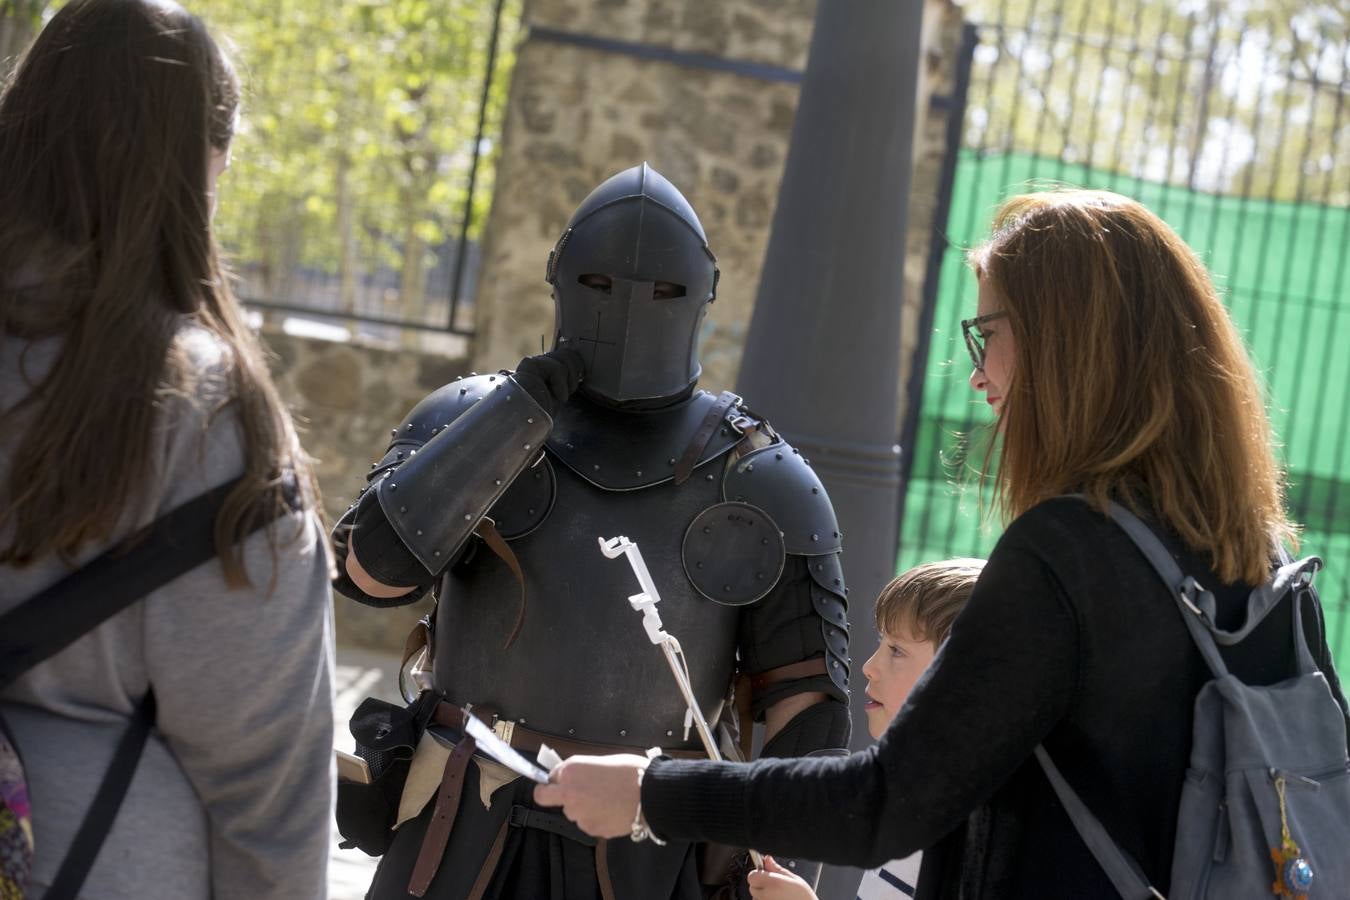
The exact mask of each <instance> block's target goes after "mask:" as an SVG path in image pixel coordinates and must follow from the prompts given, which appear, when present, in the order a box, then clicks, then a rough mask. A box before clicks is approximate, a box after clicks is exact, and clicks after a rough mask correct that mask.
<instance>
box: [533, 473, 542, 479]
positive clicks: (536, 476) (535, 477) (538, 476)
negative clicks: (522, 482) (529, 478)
mask: <svg viewBox="0 0 1350 900" xmlns="http://www.w3.org/2000/svg"><path fill="white" fill-rule="evenodd" d="M542 477H543V476H542V475H540V474H539V473H538V472H535V473H534V480H535V481H538V480H539V479H540V478H542Z"/></svg>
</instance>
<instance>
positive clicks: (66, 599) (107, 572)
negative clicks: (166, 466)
mask: <svg viewBox="0 0 1350 900" xmlns="http://www.w3.org/2000/svg"><path fill="white" fill-rule="evenodd" d="M238 483H239V482H238V480H235V481H230V482H227V483H225V484H222V485H220V486H218V487H214V488H211V489H210V490H209V491H206V492H205V493H202V494H198V495H197V496H196V497H194V498H192V499H191V500H189V501H187V502H186V503H184V504H182V505H181V506H178V507H175V508H174V509H172V510H170V511H169V512H167V513H165V514H164V515H162V516H160V517H159V518H158V519H156V520H155V521H154V522H153V523H151V525H150V526H149V528H148V529H146V531H145V532H143V533H142V534H140V535H137V537H136V538H135V540H134V543H132V544H131V545H130V547H129V548H128V547H127V546H126V544H125V543H124V544H123V545H119V546H118V547H114V548H112V549H111V550H109V551H107V552H106V553H104V554H103V555H101V556H99V557H97V558H96V559H94V560H92V561H91V562H89V563H88V564H86V565H85V566H84V567H83V568H80V569H78V570H76V571H74V572H72V573H70V574H69V575H67V576H66V577H65V578H63V579H61V580H60V581H58V582H57V583H56V584H54V585H52V586H50V587H48V588H47V589H46V590H44V591H42V592H41V593H39V594H37V595H35V596H33V597H30V598H29V599H27V600H25V601H24V602H23V604H22V605H20V606H18V607H17V608H15V609H13V610H10V611H9V612H8V613H6V614H5V615H4V616H0V687H4V686H6V685H9V684H10V683H11V682H13V681H14V679H15V678H18V677H19V676H20V675H22V674H23V673H24V672H27V671H28V670H29V669H31V668H32V667H33V666H35V665H37V664H38V663H40V662H42V661H43V660H46V659H48V658H49V657H52V656H54V655H56V654H57V653H59V652H61V651H62V650H64V649H65V648H66V647H68V646H70V645H71V644H73V643H74V642H75V641H77V640H79V639H80V638H81V637H83V636H84V635H85V634H87V633H88V632H90V631H92V630H94V629H95V628H97V627H98V626H99V625H101V624H103V622H105V621H107V620H108V619H110V618H112V617H113V616H115V615H117V614H118V613H119V612H121V611H122V610H124V609H126V608H127V607H128V606H130V605H131V604H133V603H135V602H136V601H137V600H139V599H141V598H142V597H144V596H146V595H147V594H150V593H152V592H154V591H156V590H158V589H159V588H161V587H163V586H164V585H166V584H168V583H169V582H170V581H173V580H174V579H175V578H177V577H179V576H180V575H185V574H187V573H188V572H190V571H192V570H193V569H195V568H196V567H197V566H199V565H201V564H202V563H204V562H206V561H207V560H209V559H211V558H212V557H214V556H215V555H216V545H215V522H216V513H217V512H218V511H219V510H220V507H221V505H222V504H223V503H224V501H225V498H226V496H228V495H229V493H230V491H232V490H234V488H235V487H236V486H237V485H238ZM288 495H289V496H288V504H287V505H286V507H285V508H279V509H277V510H276V512H275V514H274V515H272V516H260V517H259V519H258V521H255V522H253V523H251V527H250V528H249V533H250V534H251V533H252V532H254V531H256V530H257V529H259V528H261V527H262V526H263V525H266V524H268V522H270V521H272V520H273V519H275V518H277V517H279V516H280V515H281V514H282V513H284V512H286V510H287V509H289V508H292V507H293V504H294V499H293V498H294V491H293V490H292V491H289V492H288Z"/></svg>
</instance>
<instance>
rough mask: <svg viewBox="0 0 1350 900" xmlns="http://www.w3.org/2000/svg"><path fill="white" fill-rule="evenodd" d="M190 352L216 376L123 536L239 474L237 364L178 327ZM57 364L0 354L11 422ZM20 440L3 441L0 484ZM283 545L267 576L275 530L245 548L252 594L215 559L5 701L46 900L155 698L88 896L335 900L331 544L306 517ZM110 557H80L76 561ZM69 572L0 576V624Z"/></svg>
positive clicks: (162, 434) (50, 350)
mask: <svg viewBox="0 0 1350 900" xmlns="http://www.w3.org/2000/svg"><path fill="white" fill-rule="evenodd" d="M178 340H179V342H180V344H181V345H182V346H183V347H184V348H185V349H186V350H187V352H188V356H189V358H190V359H191V360H192V361H193V363H194V366H195V368H196V369H197V370H198V371H199V372H200V373H201V374H203V375H204V376H206V377H205V378H203V380H202V384H201V387H200V389H199V390H197V391H196V392H195V396H194V397H193V398H191V399H189V398H178V397H172V398H167V399H165V400H164V402H163V411H162V414H161V419H160V425H159V427H158V431H157V438H158V440H157V443H156V452H157V454H158V457H157V466H158V476H157V477H156V478H155V479H154V482H153V484H154V485H155V490H156V491H157V492H158V496H157V497H156V500H155V503H154V505H153V507H154V508H153V509H150V510H147V512H146V513H145V514H144V515H143V516H142V517H141V519H140V520H138V521H135V522H128V523H126V527H127V529H129V528H132V527H139V526H141V525H144V524H146V523H148V522H149V521H151V520H152V519H153V518H154V517H155V516H156V515H159V514H161V513H163V512H166V511H168V510H169V509H171V508H173V507H175V506H177V505H179V504H181V503H183V502H185V501H187V500H189V499H191V498H192V497H194V496H196V495H197V494H199V493H201V492H203V491H205V490H207V489H208V488H211V487H213V486H215V485H218V484H222V483H224V482H226V481H228V480H229V479H231V478H234V477H235V476H237V475H239V474H240V473H241V472H242V471H243V452H242V444H241V438H240V435H239V427H238V420H237V418H236V416H235V415H234V413H233V412H232V410H231V408H230V407H229V406H228V405H227V406H226V407H225V408H224V409H223V410H222V411H221V412H220V413H219V414H218V415H216V416H215V417H214V418H211V417H210V415H209V412H210V410H211V409H213V408H214V407H215V406H217V405H218V403H219V402H220V401H221V400H222V399H224V398H225V396H226V395H225V394H224V391H225V390H226V388H225V387H224V385H226V384H228V379H226V378H225V377H224V376H225V374H226V373H227V372H228V356H227V355H226V353H225V350H224V348H223V346H222V345H221V344H220V343H219V342H217V341H216V340H215V339H214V338H213V337H211V336H210V335H209V334H207V333H206V332H204V331H202V330H200V329H195V328H190V327H185V328H184V329H183V330H182V331H181V332H180V333H179V336H178ZM58 349H59V345H58V343H57V342H56V341H54V340H52V341H40V342H36V343H31V344H25V343H23V342H20V341H18V340H16V339H13V338H0V409H9V408H10V407H12V406H13V404H15V403H16V402H18V401H19V400H20V399H21V398H22V397H23V396H24V395H25V394H26V393H27V392H28V391H29V390H31V384H32V383H33V382H34V381H35V380H36V379H38V378H40V377H41V376H42V375H43V374H44V373H45V372H46V371H47V369H48V367H49V366H50V365H51V362H52V360H53V358H54V356H55V354H56V353H57V352H58ZM21 365H22V370H21V369H20V366H21ZM15 438H16V435H14V434H0V485H2V484H3V477H4V475H5V473H6V472H7V471H8V467H9V465H10V461H11V456H12V453H13V449H14V446H15ZM53 464H56V465H59V462H56V461H53ZM0 502H3V500H0ZM124 531H125V530H124ZM274 531H275V534H276V535H277V537H278V538H279V540H278V541H277V548H276V555H275V567H274V559H273V549H272V547H271V546H270V545H269V539H268V535H267V533H266V532H265V531H263V532H259V533H257V534H255V535H253V536H252V537H250V538H249V539H248V540H247V542H246V543H245V545H244V546H245V557H244V558H245V563H246V566H247V570H248V573H249V575H250V577H251V579H252V581H253V583H254V585H257V587H256V588H253V589H242V590H233V591H230V590H226V588H225V585H224V583H223V579H222V575H221V568H220V563H219V561H217V560H211V561H210V562H207V563H205V564H203V565H201V566H199V567H197V568H196V569H194V570H192V571H191V572H189V573H188V574H186V575H184V576H182V577H181V578H178V579H177V580H176V581H173V582H171V583H170V584H168V585H167V586H165V587H163V588H161V589H159V590H157V591H155V592H154V593H152V594H150V595H149V596H148V597H146V598H145V599H143V600H141V601H140V602H139V603H137V604H135V605H133V606H132V607H130V608H129V609H127V610H124V611H123V612H121V613H120V614H118V615H117V616H115V617H113V618H112V619H110V620H109V621H108V622H105V623H104V624H103V625H101V626H100V627H99V628H97V629H95V630H94V631H93V632H91V633H90V634H88V635H85V636H84V637H83V638H81V639H80V640H78V641H76V642H75V643H74V644H72V645H71V646H70V647H68V648H66V649H65V650H64V651H62V652H61V653H60V654H58V655H56V656H55V657H53V658H51V659H50V660H48V661H47V662H45V663H43V664H42V665H40V666H37V667H36V668H34V669H32V670H31V671H29V672H28V673H27V674H25V675H24V676H23V677H22V678H21V679H20V680H19V681H18V682H17V683H15V684H14V685H13V686H11V687H10V688H9V689H8V690H6V691H5V692H4V693H3V695H0V709H3V712H4V715H5V718H6V720H7V721H8V722H9V724H10V727H11V729H12V730H13V732H14V735H15V740H16V741H17V743H18V744H19V749H20V752H21V753H22V754H23V757H24V762H25V765H26V769H27V773H28V777H29V790H30V794H31V799H32V803H33V818H34V828H35V841H36V849H37V856H36V860H35V872H34V880H35V882H36V883H35V885H34V888H35V890H34V894H35V895H40V894H41V893H42V892H43V890H45V886H46V885H47V884H49V883H50V881H51V879H52V877H53V875H54V874H55V870H56V867H57V865H58V864H59V862H60V860H61V859H62V858H63V857H64V855H65V851H66V848H67V846H68V845H69V842H70V839H71V837H72V835H73V833H74V830H75V828H76V827H77V826H78V824H79V821H80V820H81V819H82V817H83V815H84V811H85V809H86V808H87V806H88V804H89V802H90V799H91V798H92V796H93V794H94V791H95V790H96V788H97V786H98V785H99V783H100V781H101V780H102V777H103V773H104V771H105V770H106V768H107V765H108V762H109V760H110V759H111V756H112V753H113V749H114V747H115V745H116V742H117V740H118V738H119V737H120V736H121V734H122V732H123V731H124V730H125V728H126V725H127V720H128V716H129V715H130V714H131V712H132V711H133V709H134V708H135V705H136V704H137V702H138V701H139V700H140V698H141V697H142V695H144V693H145V691H146V690H147V688H151V687H153V689H154V692H155V697H156V700H157V701H158V718H157V721H156V731H155V732H154V733H153V734H152V736H151V739H150V741H149V743H148V744H147V746H146V750H145V754H144V756H143V757H142V759H141V762H140V765H139V767H138V769H137V771H136V775H135V779H134V780H133V781H132V784H131V788H130V790H129V792H128V794H127V798H126V801H125V802H124V803H123V805H122V808H121V810H120V812H119V814H118V817H117V820H116V823H115V824H114V826H113V828H112V831H111V833H110V834H109V836H108V838H107V840H106V842H105V843H104V845H103V848H102V850H101V851H100V853H99V856H98V860H97V862H96V863H95V865H94V867H93V870H92V871H91V873H90V876H89V879H88V880H87V881H86V883H85V888H84V891H83V895H84V896H85V897H90V898H99V900H120V898H160V897H163V898H175V900H195V898H208V897H213V898H216V900H232V898H249V900H258V898H287V900H302V898H313V897H326V896H327V888H326V877H325V872H326V865H327V852H328V842H329V827H330V825H329V823H330V822H331V821H332V792H333V776H332V772H331V766H332V761H331V760H332V743H333V713H332V702H333V701H332V669H333V649H332V646H333V626H332V613H331V604H330V595H329V588H328V571H327V562H326V556H325V553H324V550H323V541H324V539H325V538H324V534H323V532H322V530H321V528H320V526H319V523H318V521H317V520H316V518H315V517H314V516H313V515H312V514H294V515H291V516H288V517H285V518H283V519H281V520H279V521H278V523H277V524H276V526H275V527H274ZM0 537H4V535H0ZM104 549H105V547H103V546H91V547H88V548H87V549H86V550H85V552H83V553H82V554H81V556H80V559H79V560H78V562H80V563H83V562H85V561H87V560H89V559H92V558H93V557H94V556H97V555H98V554H99V553H101V552H102V551H103V550H104ZM69 571H70V569H69V568H68V567H67V566H65V565H64V564H62V563H61V562H60V561H59V560H56V559H47V560H42V561H40V562H38V563H37V564H35V565H32V566H27V567H24V568H21V569H16V568H13V567H7V566H4V565H0V612H4V611H7V610H9V609H10V608H12V607H13V606H15V605H16V604H18V603H19V602H20V601H22V600H23V599H25V598H27V597H29V596H31V595H33V594H35V593H36V592H38V591H40V590H41V589H43V588H44V587H46V586H48V585H50V584H53V583H55V582H56V581H57V580H58V579H60V578H61V577H63V576H64V575H65V574H67V573H68V572H69ZM273 579H275V582H274V587H273V589H272V590H271V591H270V592H269V591H268V590H267V588H268V585H269V583H273Z"/></svg>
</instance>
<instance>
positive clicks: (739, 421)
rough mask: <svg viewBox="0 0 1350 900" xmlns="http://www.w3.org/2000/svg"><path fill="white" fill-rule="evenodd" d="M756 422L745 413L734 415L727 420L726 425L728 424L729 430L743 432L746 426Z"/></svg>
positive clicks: (748, 426)
mask: <svg viewBox="0 0 1350 900" xmlns="http://www.w3.org/2000/svg"><path fill="white" fill-rule="evenodd" d="M756 424H758V423H757V422H756V421H755V420H754V419H752V418H750V417H749V416H747V415H739V416H736V417H735V418H734V419H731V420H729V421H728V422H727V425H728V426H730V428H731V430H732V431H734V432H736V433H737V434H745V430H746V429H747V428H750V427H751V426H753V425H756Z"/></svg>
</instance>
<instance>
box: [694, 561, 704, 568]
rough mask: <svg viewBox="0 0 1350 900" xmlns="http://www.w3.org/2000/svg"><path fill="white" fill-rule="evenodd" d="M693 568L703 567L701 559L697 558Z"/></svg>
mask: <svg viewBox="0 0 1350 900" xmlns="http://www.w3.org/2000/svg"><path fill="white" fill-rule="evenodd" d="M694 568H696V569H701V568H703V560H699V561H698V562H696V563H694Z"/></svg>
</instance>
